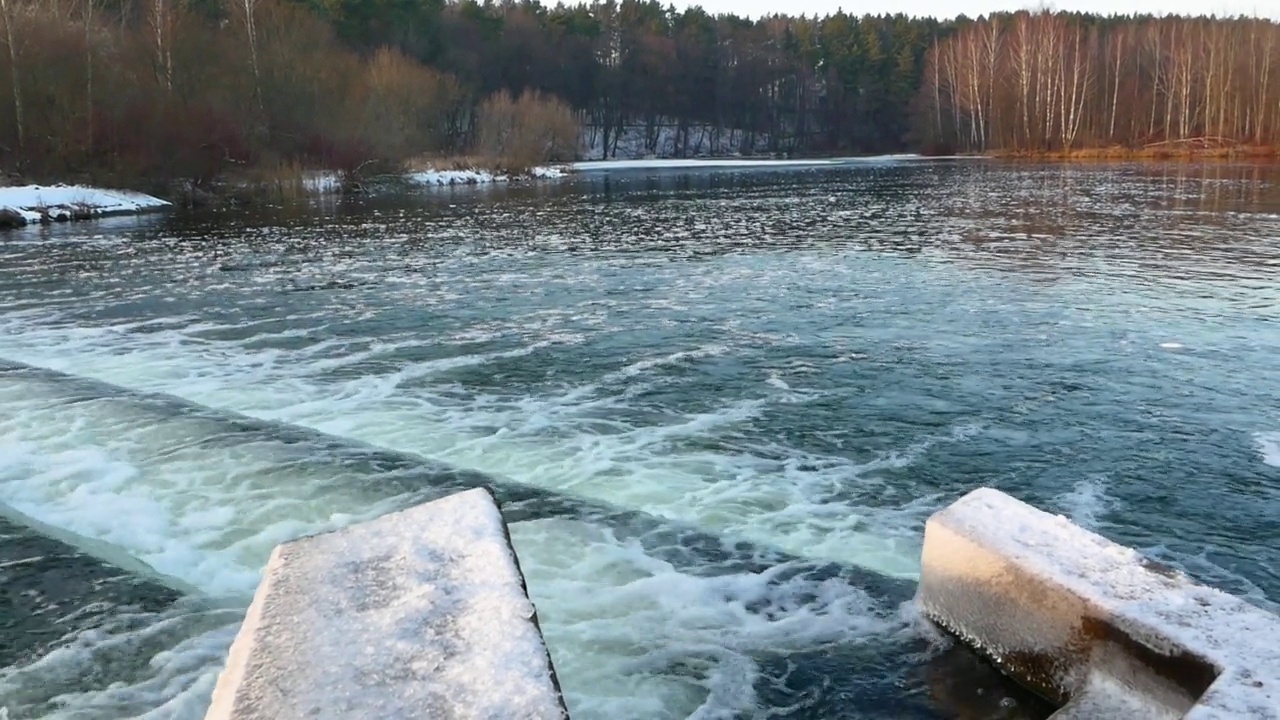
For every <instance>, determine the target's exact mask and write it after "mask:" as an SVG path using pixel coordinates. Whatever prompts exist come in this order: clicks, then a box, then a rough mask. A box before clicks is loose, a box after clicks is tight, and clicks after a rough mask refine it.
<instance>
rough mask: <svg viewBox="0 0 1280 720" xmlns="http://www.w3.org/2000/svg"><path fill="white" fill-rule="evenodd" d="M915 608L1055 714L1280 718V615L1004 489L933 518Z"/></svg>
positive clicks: (977, 495)
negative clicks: (1051, 704)
mask: <svg viewBox="0 0 1280 720" xmlns="http://www.w3.org/2000/svg"><path fill="white" fill-rule="evenodd" d="M916 602H917V603H918V604H919V606H920V609H921V611H922V612H923V613H924V614H925V616H926V617H928V618H930V619H931V620H933V621H934V622H936V623H937V624H938V625H940V626H942V627H943V628H945V629H946V630H948V631H950V632H951V633H953V634H954V635H956V636H957V637H959V638H960V639H961V640H962V641H963V642H965V643H966V644H968V645H970V646H972V647H974V648H976V649H978V650H979V651H980V652H982V653H983V654H985V655H987V656H988V657H990V658H991V659H992V661H993V662H994V663H995V664H996V665H997V666H998V667H1000V668H1001V670H1003V671H1004V672H1005V673H1007V674H1009V675H1010V676H1011V677H1013V678H1014V679H1016V680H1018V681H1019V682H1021V683H1023V684H1024V685H1026V686H1027V687H1029V688H1031V689H1033V690H1035V691H1036V692H1038V693H1040V694H1041V695H1043V696H1045V697H1047V698H1049V699H1051V700H1053V701H1054V702H1056V703H1058V704H1060V705H1063V708H1062V709H1061V710H1059V712H1058V713H1057V714H1056V715H1055V716H1054V717H1055V718H1057V717H1061V718H1063V719H1064V720H1065V719H1066V718H1074V717H1091V718H1109V717H1136V716H1141V717H1144V718H1161V717H1170V718H1182V717H1185V718H1187V719H1188V720H1211V719H1212V720H1226V719H1227V718H1232V719H1235V720H1240V719H1243V718H1280V618H1277V617H1276V616H1275V615H1274V614H1272V613H1269V612H1266V611H1264V610H1262V609H1260V608H1258V607H1256V606H1254V605H1251V604H1249V603H1247V602H1245V601H1244V600H1242V599H1240V598H1238V597H1235V596H1232V595H1229V594H1226V593H1223V592H1221V591H1218V590H1214V589H1212V588H1208V587H1204V586H1202V585H1197V584H1196V583H1195V582H1193V581H1192V580H1191V579H1189V578H1188V577H1186V576H1185V575H1183V574H1181V573H1179V572H1176V571H1174V570H1172V569H1170V568H1166V567H1163V566H1160V565H1158V564H1156V563H1153V562H1152V561H1150V560H1149V559H1147V558H1145V557H1143V556H1142V555H1141V554H1139V553H1138V552H1136V551H1134V550H1132V549H1130V548H1126V547H1123V546H1121V545H1117V544H1115V543H1113V542H1111V541H1109V540H1107V539H1106V538H1103V537H1101V536H1099V535H1097V534H1095V533H1092V532H1089V531H1087V530H1085V529H1083V528H1081V527H1079V526H1077V525H1074V524H1072V523H1071V522H1070V521H1069V520H1067V519H1065V518H1062V517H1060V516H1056V515H1051V514H1049V513H1045V512H1043V511H1040V510H1037V509H1036V508H1034V507H1031V506H1030V505H1027V504H1025V503H1022V502H1020V501H1018V500H1016V499H1014V498H1012V497H1009V496H1008V495H1005V494H1003V493H1001V492H999V491H997V490H992V489H989V488H983V489H979V490H975V491H974V492H972V493H970V494H969V495H967V496H965V497H964V498H961V499H960V500H959V501H957V502H956V503H955V504H953V505H951V506H950V507H947V508H945V509H943V510H941V511H939V512H938V513H936V514H935V515H934V516H933V517H932V518H930V519H929V522H928V523H927V525H926V527H925V539H924V550H923V554H922V570H921V578H920V587H919V589H918V591H917V595H916ZM1135 707H1137V708H1142V711H1141V712H1140V713H1139V714H1138V715H1135V714H1134V710H1133V709H1134V708H1135Z"/></svg>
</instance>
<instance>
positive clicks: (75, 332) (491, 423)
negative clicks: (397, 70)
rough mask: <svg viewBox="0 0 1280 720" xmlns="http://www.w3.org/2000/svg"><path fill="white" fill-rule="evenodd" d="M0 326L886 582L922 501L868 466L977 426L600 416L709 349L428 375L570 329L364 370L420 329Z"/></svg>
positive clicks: (898, 571) (116, 377)
mask: <svg viewBox="0 0 1280 720" xmlns="http://www.w3.org/2000/svg"><path fill="white" fill-rule="evenodd" d="M6 326H7V327H6ZM2 330H7V331H8V332H4V333H3V335H0V337H3V339H2V340H0V355H3V356H7V357H10V358H12V359H15V360H19V361H22V362H27V363H30V364H33V365H40V366H44V367H50V368H53V369H58V370H63V371H68V372H73V373H76V374H83V375H87V376H89V377H93V378H97V379H100V380H104V381H106V382H111V383H114V384H118V385H121V386H124V387H130V388H135V389H139V390H146V391H158V392H165V393H171V394H174V395H177V396H180V397H183V398H187V399H189V400H192V401H194V402H198V403H201V404H205V405H209V406H211V407H215V408H225V409H228V410H233V411H237V412H241V413H244V414H247V415H251V416H256V417H261V418H265V419H271V420H280V421H284V422H289V423H294V424H298V425H303V426H306V427H310V428H314V429H317V430H320V431H322V432H325V433H330V434H333V435H338V436H343V437H349V438H352V439H357V440H360V441H363V442H367V443H371V444H374V445H378V446H382V447H386V448H389V449H393V450H398V451H402V452H409V453H414V454H418V455H421V456H424V457H428V458H432V459H437V460H441V461H444V462H447V463H450V464H453V465H455V466H458V467H464V468H468V469H473V470H478V471H481V472H484V473H488V474H491V475H496V476H501V477H506V478H510V479H512V480H514V481H516V482H520V483H526V484H530V485H536V486H540V487H545V488H550V489H556V490H561V491H568V492H572V493H576V494H579V495H582V496H586V497H590V498H594V499H599V500H603V501H606V502H609V503H612V504H615V505H618V506H621V507H625V508H632V509H638V510H643V511H646V512H650V513H653V514H656V515H661V516H664V517H668V518H671V519H675V520H679V521H682V522H688V523H692V524H695V525H698V526H699V527H702V528H703V529H705V530H707V531H709V532H722V533H726V534H729V535H732V536H736V537H741V538H742V539H745V540H750V541H753V542H757V543H761V544H765V545H770V546H774V547H778V548H780V549H783V550H785V551H788V552H791V553H794V554H797V555H801V556H805V557H810V558H813V559H821V560H832V561H837V562H841V563H851V564H858V565H862V566H864V567H867V568H869V569H872V570H875V571H878V572H881V573H885V574H889V575H894V576H898V577H915V576H916V574H917V573H918V567H919V558H918V555H919V528H920V527H921V525H922V524H923V521H924V520H925V518H926V517H927V516H928V514H929V512H931V511H932V510H933V509H936V507H937V505H936V504H930V503H919V502H918V501H917V500H916V499H911V500H908V501H904V503H903V504H898V505H893V504H886V502H885V500H884V497H885V495H884V492H883V490H884V488H883V485H882V481H881V480H879V479H878V478H877V477H876V475H877V472H878V471H880V470H884V469H891V468H900V467H904V466H905V465H909V464H910V463H912V462H915V461H916V460H918V458H919V457H920V456H921V455H922V454H923V453H925V452H927V451H928V449H929V448H931V447H933V446H934V445H936V444H937V443H940V442H946V443H949V442H963V441H964V440H966V439H967V438H968V437H971V436H972V434H973V433H974V432H978V431H980V428H975V427H973V426H969V425H961V426H957V427H955V428H952V429H951V430H950V431H947V432H945V433H942V434H939V435H936V436H932V435H930V436H924V437H922V438H920V439H918V440H917V441H915V442H913V443H911V444H910V445H908V446H907V447H904V448H901V449H899V450H895V451H890V452H887V453H885V454H884V455H882V456H881V457H878V458H875V459H873V460H871V461H869V462H864V463H856V462H853V461H851V460H849V459H848V458H844V457H840V456H823V455H811V454H806V453H804V452H802V451H799V450H796V449H794V448H779V447H768V448H765V447H759V448H753V447H743V448H740V449H732V450H728V449H722V448H713V449H707V450H698V449H690V448H689V447H687V445H688V444H695V445H696V442H695V441H698V440H700V439H702V438H705V437H708V436H714V435H717V434H721V433H725V432H732V431H733V430H734V429H735V428H737V427H739V426H743V425H745V424H748V423H751V422H753V421H754V420H756V419H757V418H759V417H761V416H762V415H763V414H764V413H767V412H768V411H769V408H770V406H771V403H774V402H778V403H804V402H810V401H812V400H814V399H816V398H819V397H821V395H820V394H816V393H803V392H799V391H795V390H790V391H787V392H784V393H781V394H779V393H777V392H776V391H770V392H771V393H772V394H769V393H766V394H765V395H763V396H761V397H755V398H752V397H746V398H739V399H736V400H732V401H729V402H727V403H726V404H724V405H722V406H720V407H718V408H711V409H706V410H702V411H697V412H686V413H683V414H674V415H673V414H671V413H669V412H668V413H666V414H665V415H664V417H662V418H661V420H660V421H659V422H647V423H634V422H627V421H624V420H618V419H616V418H617V417H619V416H621V415H622V414H623V413H620V412H615V411H622V410H627V409H630V407H631V398H632V397H634V396H635V393H637V392H639V391H640V390H642V389H644V388H647V387H651V386H652V385H651V384H650V383H661V382H665V381H666V379H665V376H663V375H662V371H664V370H667V369H670V368H671V367H672V366H677V365H681V364H686V363H690V362H696V361H698V360H701V359H704V358H710V357H715V356H718V355H721V354H724V353H725V352H727V349H726V348H724V347H723V346H716V345H708V346H703V347H696V348H691V349H688V350H681V351H677V352H673V353H667V354H663V355H658V356H648V357H641V358H638V359H636V360H634V361H632V362H631V363H629V364H628V365H626V366H624V367H622V368H620V369H618V370H616V371H613V372H610V373H606V374H604V375H602V376H599V377H598V378H596V379H594V380H592V381H590V382H587V383H585V384H580V385H575V386H571V387H567V388H564V389H563V390H559V391H547V392H543V393H542V394H531V395H519V396H516V395H504V394H496V393H495V394H484V393H476V392H473V391H470V390H468V391H466V392H462V391H461V390H460V389H459V388H457V387H456V386H453V385H452V384H450V383H449V382H447V381H443V382H441V381H436V380H435V378H436V377H437V376H439V375H441V374H442V373H445V372H447V371H448V370H450V369H454V368H458V367H464V366H480V365H483V364H486V363H493V362H497V361H501V360H504V359H509V358H513V357H534V356H536V354H537V353H539V352H542V351H544V350H546V349H548V348H549V347H551V346H552V345H554V344H557V343H561V342H577V341H579V339H580V338H575V337H573V336H566V337H564V338H557V339H548V338H546V337H543V338H541V339H537V340H533V341H530V342H526V343H523V344H521V345H519V346H517V347H514V348H509V349H504V350H497V351H485V352H479V353H470V354H462V355H458V356H454V357H447V358H442V359H431V360H422V361H409V362H402V363H398V364H397V363H384V365H385V366H381V367H379V366H369V365H368V364H367V363H368V362H369V361H371V360H377V359H379V358H380V357H381V358H390V357H393V353H394V352H395V351H396V350H398V349H402V348H404V347H412V346H413V344H414V343H420V342H421V341H420V340H414V339H408V340H404V339H393V340H381V341H378V342H377V343H376V344H375V345H373V346H372V347H364V346H362V347H361V348H359V349H354V350H349V349H348V348H346V347H340V346H337V345H335V344H334V343H322V344H320V345H318V346H309V347H304V348H301V349H297V350H293V349H290V350H282V349H270V350H262V349H251V348H246V347H245V345H246V344H247V343H246V342H245V341H240V342H229V341H228V342H222V341H211V340H208V339H205V338H195V337H193V335H192V334H191V331H189V330H181V331H180V330H171V329H160V330H153V331H152V332H147V333H125V332H120V331H118V330H116V329H112V328H85V327H60V326H58V325H57V324H56V323H50V322H47V321H45V322H41V323H38V324H33V323H31V322H29V320H27V319H15V318H14V317H13V316H8V317H6V318H5V319H4V320H3V321H0V331H2ZM335 357H337V358H338V359H339V360H338V362H341V361H342V360H341V359H342V358H350V360H351V363H352V364H357V363H358V364H360V368H359V371H358V372H351V373H349V374H348V375H342V374H339V375H338V376H336V377H335V376H334V375H332V374H327V373H331V371H332V370H333V369H334V367H335Z"/></svg>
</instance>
